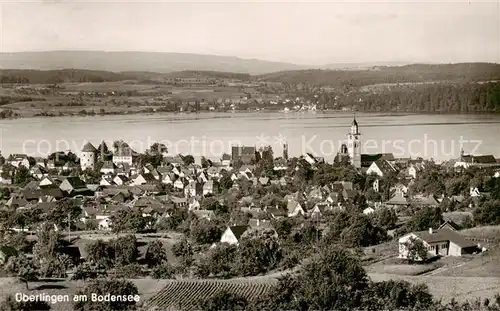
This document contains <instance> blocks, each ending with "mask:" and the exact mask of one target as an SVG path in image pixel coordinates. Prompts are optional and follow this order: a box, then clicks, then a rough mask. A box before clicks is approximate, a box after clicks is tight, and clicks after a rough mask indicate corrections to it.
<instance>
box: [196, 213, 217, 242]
mask: <svg viewBox="0 0 500 311" xmlns="http://www.w3.org/2000/svg"><path fill="white" fill-rule="evenodd" d="M190 236H191V238H192V239H193V240H194V241H196V243H198V244H212V243H215V242H217V241H219V240H220V238H221V236H222V229H221V227H220V226H219V225H218V224H217V223H216V222H215V221H209V220H207V219H204V218H203V219H196V220H194V221H192V222H191V226H190Z"/></svg>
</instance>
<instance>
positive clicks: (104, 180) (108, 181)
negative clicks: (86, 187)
mask: <svg viewBox="0 0 500 311" xmlns="http://www.w3.org/2000/svg"><path fill="white" fill-rule="evenodd" d="M112 184H113V180H112V179H111V177H108V176H102V177H101V181H100V182H99V185H101V186H111V185H112Z"/></svg>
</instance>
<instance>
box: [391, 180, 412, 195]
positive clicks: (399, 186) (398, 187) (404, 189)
mask: <svg viewBox="0 0 500 311" xmlns="http://www.w3.org/2000/svg"><path fill="white" fill-rule="evenodd" d="M390 191H391V192H399V193H402V194H404V195H406V194H407V193H408V186H407V185H405V184H404V183H401V182H398V183H396V184H395V185H394V186H392V187H391V189H390Z"/></svg>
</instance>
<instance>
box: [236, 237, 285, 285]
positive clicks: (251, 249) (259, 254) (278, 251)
mask: <svg viewBox="0 0 500 311" xmlns="http://www.w3.org/2000/svg"><path fill="white" fill-rule="evenodd" d="M273 233H274V231H273V230H269V231H267V230H266V231H263V232H258V233H253V232H249V233H245V234H244V235H243V236H242V238H241V241H240V243H239V245H238V252H237V255H236V261H235V267H234V268H235V270H236V271H237V272H238V274H239V275H243V276H250V275H257V274H259V273H262V272H267V271H270V270H272V269H274V268H276V267H277V266H278V264H279V262H280V260H281V259H282V256H283V253H282V248H281V245H280V243H279V241H278V239H277V238H276V237H274V236H273Z"/></svg>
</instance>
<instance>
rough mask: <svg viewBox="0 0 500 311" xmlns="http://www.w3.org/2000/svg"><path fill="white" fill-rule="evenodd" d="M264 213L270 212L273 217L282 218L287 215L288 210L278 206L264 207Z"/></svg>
mask: <svg viewBox="0 0 500 311" xmlns="http://www.w3.org/2000/svg"><path fill="white" fill-rule="evenodd" d="M264 213H266V214H268V215H269V216H270V217H271V218H273V219H280V218H283V217H285V216H286V215H287V213H286V211H284V210H282V209H281V208H278V206H276V207H267V206H266V207H264Z"/></svg>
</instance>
